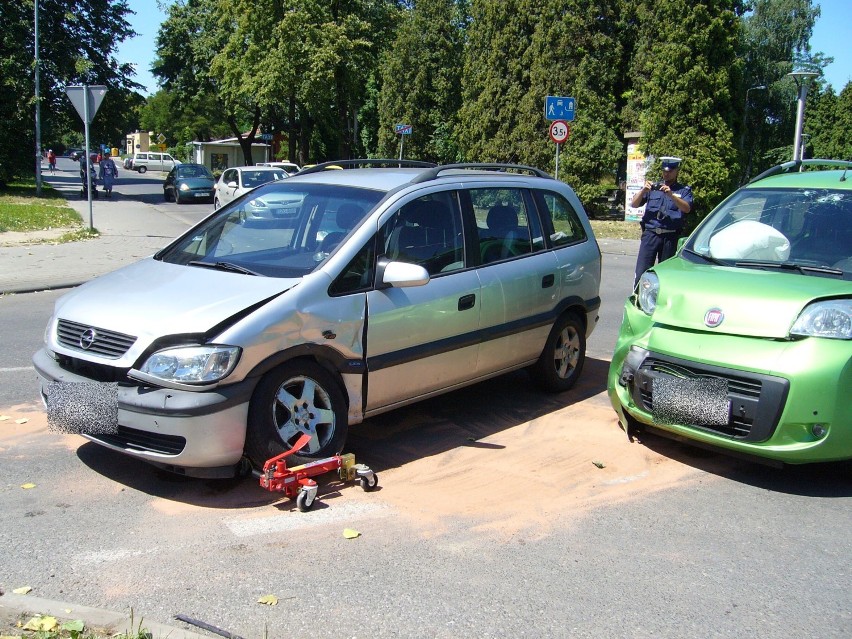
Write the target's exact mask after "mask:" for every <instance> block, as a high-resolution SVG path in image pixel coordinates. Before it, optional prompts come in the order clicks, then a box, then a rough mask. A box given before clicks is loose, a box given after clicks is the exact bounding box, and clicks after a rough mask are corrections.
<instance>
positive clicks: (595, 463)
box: [592, 461, 606, 468]
mask: <svg viewBox="0 0 852 639" xmlns="http://www.w3.org/2000/svg"><path fill="white" fill-rule="evenodd" d="M592 463H593V464H594V465H595V466H597V467H598V468H606V464H604V463H603V462H602V461H593V462H592Z"/></svg>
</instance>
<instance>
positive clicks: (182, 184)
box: [179, 182, 189, 191]
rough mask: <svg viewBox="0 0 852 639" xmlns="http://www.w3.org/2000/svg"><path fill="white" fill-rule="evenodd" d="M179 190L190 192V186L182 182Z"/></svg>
mask: <svg viewBox="0 0 852 639" xmlns="http://www.w3.org/2000/svg"><path fill="white" fill-rule="evenodd" d="M179 188H180V190H181V191H189V184H187V183H186V182H181V183H180V187H179Z"/></svg>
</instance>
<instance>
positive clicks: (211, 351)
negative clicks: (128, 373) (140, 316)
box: [140, 346, 240, 384]
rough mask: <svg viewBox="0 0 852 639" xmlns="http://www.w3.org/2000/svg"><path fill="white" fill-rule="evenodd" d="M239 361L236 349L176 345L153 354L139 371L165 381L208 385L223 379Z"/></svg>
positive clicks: (238, 352)
mask: <svg viewBox="0 0 852 639" xmlns="http://www.w3.org/2000/svg"><path fill="white" fill-rule="evenodd" d="M239 358H240V348H239V347H237V346H179V347H176V348H167V349H165V350H162V351H157V352H156V353H154V354H153V355H151V356H150V357H149V358H148V359H147V361H146V362H145V363H144V364H143V365H142V368H141V369H140V370H141V371H142V372H143V373H147V374H148V375H152V376H153V377H157V378H159V379H162V380H164V381H168V382H181V383H183V384H209V383H211V382H216V381H219V380H220V379H222V378H224V377H227V376H228V374H230V372H231V371H232V370H234V367H235V366H236V365H237V360H239Z"/></svg>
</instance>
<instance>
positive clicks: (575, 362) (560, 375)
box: [529, 314, 586, 393]
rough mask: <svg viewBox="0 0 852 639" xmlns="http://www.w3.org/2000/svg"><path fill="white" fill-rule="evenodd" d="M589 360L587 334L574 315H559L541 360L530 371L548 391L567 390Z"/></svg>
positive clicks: (540, 357)
mask: <svg viewBox="0 0 852 639" xmlns="http://www.w3.org/2000/svg"><path fill="white" fill-rule="evenodd" d="M585 361H586V334H585V331H584V330H583V325H582V323H581V322H580V320H578V319H577V317H576V316H575V315H571V314H567V315H563V316H562V317H560V318H559V319H558V320H557V321H556V323H555V324H554V325H553V328H552V329H551V330H550V335H548V337H547V342H546V343H545V345H544V350H543V351H542V352H541V355H540V356H539V358H538V362H536V363H535V364H533V366H531V367H530V369H529V372H530V375H531V376H532V378H533V379H534V380H535V382H536V383H537V384H538V385H539V386H541V387H542V388H544V389H545V390H548V391H552V392H556V393H559V392H562V391H566V390H568V389H569V388H571V387H572V386H574V384H576V383H577V379H578V378H579V377H580V373H581V372H582V370H583V363H584V362H585Z"/></svg>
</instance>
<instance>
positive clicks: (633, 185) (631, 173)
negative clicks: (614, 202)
mask: <svg viewBox="0 0 852 639" xmlns="http://www.w3.org/2000/svg"><path fill="white" fill-rule="evenodd" d="M653 161H654V158H653V157H645V154H644V153H642V151H640V150H639V145H638V144H635V143H634V144H628V145H627V188H626V189H625V191H626V195H625V202H624V221H625V222H638V221H639V220H641V219H642V215H643V214H644V213H645V205H644V204H643V205H642V206H639V207H633V206H630V202H632V201H633V196H634V195H636V193H638V192H639V191H641V190H642V187H643V186H644V184H645V172H646V171H647V170H648V166H649V165H650V164H651V163H652V162H653Z"/></svg>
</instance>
